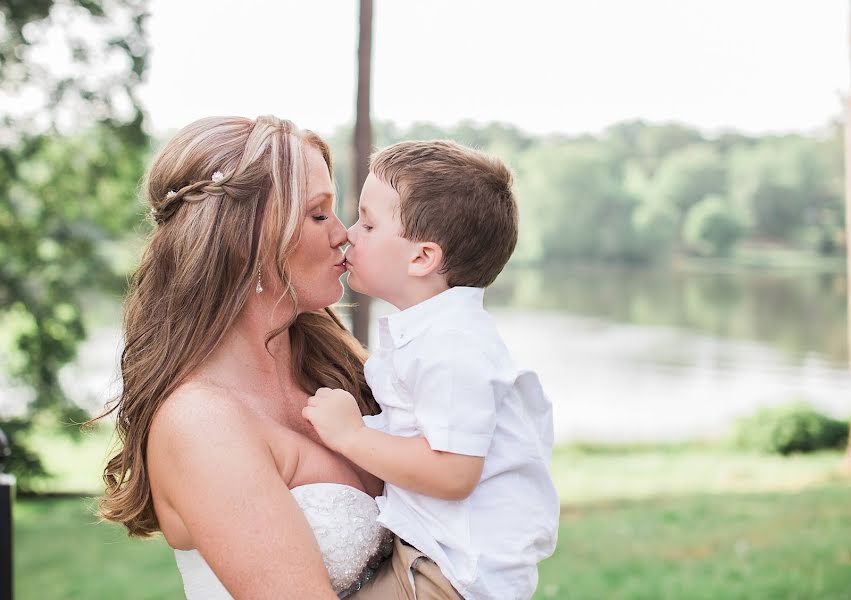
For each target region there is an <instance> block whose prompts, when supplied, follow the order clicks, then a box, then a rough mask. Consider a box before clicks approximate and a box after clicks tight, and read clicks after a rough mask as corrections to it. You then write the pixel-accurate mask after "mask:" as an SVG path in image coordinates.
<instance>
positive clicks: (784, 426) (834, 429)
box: [733, 402, 848, 454]
mask: <svg viewBox="0 0 851 600" xmlns="http://www.w3.org/2000/svg"><path fill="white" fill-rule="evenodd" d="M847 439H848V422H847V421H841V420H838V419H834V418H832V417H829V416H827V415H824V414H822V413H820V412H818V411H816V410H815V409H814V408H813V407H812V406H810V405H808V404H806V403H803V402H796V403H793V404H787V405H784V406H777V407H772V408H764V409H761V410H759V411H757V412H756V413H755V414H753V415H750V416H747V417H743V418H741V419H739V420H738V421H737V422H736V426H735V430H734V434H733V440H734V443H735V445H736V446H737V447H739V448H743V449H747V450H758V451H760V452H769V453H772V454H791V453H793V452H813V451H815V450H823V449H829V448H841V447H843V446H844V445H845V443H846V442H847Z"/></svg>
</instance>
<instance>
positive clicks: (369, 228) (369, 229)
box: [361, 223, 372, 231]
mask: <svg viewBox="0 0 851 600" xmlns="http://www.w3.org/2000/svg"><path fill="white" fill-rule="evenodd" d="M361 227H363V228H364V229H366V230H367V231H372V225H367V224H366V223H361Z"/></svg>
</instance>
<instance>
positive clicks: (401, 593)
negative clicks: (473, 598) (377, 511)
mask: <svg viewBox="0 0 851 600" xmlns="http://www.w3.org/2000/svg"><path fill="white" fill-rule="evenodd" d="M412 582H413V585H412ZM415 590H416V591H415ZM351 598H354V599H355V600H464V599H463V598H462V597H461V595H460V594H459V593H458V592H456V591H455V588H454V587H452V584H451V583H449V580H447V579H446V577H444V576H443V573H441V572H440V567H438V566H437V565H436V564H435V563H434V561H433V560H431V559H430V558H429V557H427V556H426V555H425V554H423V553H422V552H420V551H419V550H417V549H416V548H412V547H411V546H407V545H405V544H403V543H402V541H401V540H400V539H399V538H398V537H397V538H396V540H395V541H394V542H393V556H392V557H390V558H389V559H387V560H385V561H384V563H383V564H382V565H381V566H380V567H379V568H378V572H377V573H376V574H375V575H373V577H372V579H370V580H369V581H367V582H366V584H365V585H364V586H363V588H361V590H360V591H359V592H356V593H355V594H354V595H352V596H351Z"/></svg>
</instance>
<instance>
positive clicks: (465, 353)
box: [411, 332, 497, 456]
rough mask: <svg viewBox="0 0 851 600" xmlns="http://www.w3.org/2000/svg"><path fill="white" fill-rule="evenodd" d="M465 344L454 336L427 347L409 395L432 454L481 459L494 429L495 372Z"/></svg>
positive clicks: (477, 352) (467, 342) (481, 354)
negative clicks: (437, 345)
mask: <svg viewBox="0 0 851 600" xmlns="http://www.w3.org/2000/svg"><path fill="white" fill-rule="evenodd" d="M466 344H469V339H466V338H465V337H464V336H463V334H461V333H460V332H459V333H457V334H450V335H449V336H446V337H445V338H444V336H441V339H440V347H439V348H438V347H436V346H435V345H434V344H431V345H430V346H431V347H430V348H426V350H427V352H426V353H425V354H424V355H423V356H421V357H420V359H419V360H418V361H417V362H418V364H417V367H418V368H417V369H416V376H415V381H414V386H413V389H412V390H411V391H412V396H413V400H414V402H413V405H414V415H415V417H416V419H417V423H418V424H419V426H420V427H421V428H422V431H423V436H424V437H425V438H426V440H427V441H428V443H429V445H430V446H431V448H432V450H440V451H443V452H452V453H455V454H466V455H469V456H486V455H487V453H488V449H489V448H490V444H491V439H492V438H493V432H494V429H495V427H496V389H497V386H496V385H495V383H496V369H495V368H494V366H493V365H492V364H491V362H490V361H489V360H488V359H487V357H486V356H485V355H484V353H482V352H481V351H479V350H477V349H475V348H470V347H469V346H468V345H466ZM465 345H466V347H465Z"/></svg>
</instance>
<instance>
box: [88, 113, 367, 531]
mask: <svg viewBox="0 0 851 600" xmlns="http://www.w3.org/2000/svg"><path fill="white" fill-rule="evenodd" d="M308 145H309V146H313V147H315V148H317V149H318V150H319V151H320V152H321V153H322V156H323V158H324V159H325V163H326V164H327V166H328V171H329V173H333V172H332V165H331V155H330V151H329V148H328V146H327V144H326V143H325V142H324V141H323V140H322V139H321V138H320V137H319V136H318V135H316V134H314V133H312V132H310V131H300V130H299V129H297V128H296V126H295V125H294V124H293V123H291V122H289V121H282V120H280V119H277V118H276V117H271V116H266V117H260V118H258V119H256V120H255V121H252V120H250V119H245V118H238V117H211V118H207V119H201V120H199V121H196V122H194V123H192V124H190V125H188V126H187V127H185V128H184V129H182V130H181V131H179V132H178V133H177V134H176V135H175V136H174V137H173V138H172V139H171V140H170V141H169V142H168V143H167V144H166V145H165V146H164V147H163V148H162V149H161V150H160V152H159V153H158V154H157V156H156V157H155V158H154V160H153V163H152V164H151V167H150V170H149V171H148V173H147V175H146V177H145V181H144V185H143V192H142V193H143V197H144V199H145V200H146V201H147V203H149V204H150V206H151V209H152V216H153V218H154V220H155V221H156V223H157V226H156V227H155V228H154V230H153V233H152V235H151V237H150V239H149V240H148V243H147V246H146V248H145V251H144V254H143V256H142V260H141V263H140V265H139V268H138V270H137V271H136V273H135V275H134V277H133V280H132V282H131V285H130V289H129V291H128V295H127V299H126V303H125V312H124V339H125V346H124V352H123V354H122V356H121V376H122V383H123V389H122V391H121V394H120V395H119V397H118V398H117V399H116V400H115V401H114V402H113V404H112V405H111V406H110V407H109V408H108V410H107V411H106V412H105V413H104V414H103V415H101V416H100V417H98V419H99V418H102V417H104V416H106V415H108V414H111V413H115V416H116V432H117V436H118V443H119V448H118V450H117V452H116V454H115V455H114V456H113V457H112V458H111V459H110V460H109V462H108V463H107V465H106V468H105V470H104V481H105V483H106V491H105V494H104V497H103V498H102V500H101V514H102V516H103V517H104V518H106V519H108V520H111V521H115V522H118V523H122V524H123V525H125V526H126V527H127V529H128V531H129V533H130V535H132V536H140V537H144V536H147V535H150V534H151V533H154V532H156V531H158V530H159V523H158V521H157V517H156V514H155V512H154V508H153V501H152V496H151V488H150V482H149V480H148V475H147V466H146V460H145V451H146V446H147V441H148V434H149V432H150V427H151V423H152V421H153V418H154V415H155V414H156V412H157V410H158V408H159V407H160V406H161V405H162V403H163V401H164V400H165V399H166V398H167V397H168V396H169V394H171V393H172V392H173V391H174V390H175V388H177V386H178V385H180V383H181V382H182V381H183V380H184V379H185V378H186V377H187V376H188V375H189V374H190V373H191V372H192V371H193V370H194V369H196V368H197V367H198V366H200V365H201V364H202V363H203V362H204V360H205V359H206V358H207V357H208V356H210V354H211V353H212V352H213V350H214V349H215V347H216V346H217V344H218V343H219V342H220V341H221V340H222V338H223V337H224V335H225V333H226V332H227V331H228V329H229V328H230V326H231V325H232V324H233V323H234V321H235V320H236V318H237V316H238V315H239V314H240V312H241V311H242V309H243V307H244V306H245V305H246V302H247V300H248V298H249V294H252V293H254V284H255V281H256V280H255V275H256V273H257V271H258V268H259V265H260V264H261V261H262V262H263V263H264V264H265V263H268V262H272V263H274V264H275V265H276V266H277V276H278V277H279V279H280V281H281V283H282V288H283V289H284V290H285V292H284V294H285V295H286V296H288V297H289V299H290V300H291V302H292V306H293V307H294V309H293V314H292V316H291V317H290V319H289V320H288V322H286V323H284V324H283V325H282V326H280V327H278V328H277V329H275V330H273V331H270V332H269V333H268V334H267V337H266V343H267V346H268V343H269V341H270V340H271V339H273V338H274V337H275V336H277V335H278V334H280V333H281V332H283V331H284V330H286V329H289V334H290V343H291V346H292V351H291V361H292V372H293V375H294V377H295V380H296V382H297V383H298V384H299V385H300V387H301V388H302V389H303V390H304V391H306V392H308V393H311V394H312V393H314V392H315V391H316V390H317V389H318V388H320V387H334V388H343V389H345V390H347V391H349V392H351V393H352V394H353V395H354V396H355V398H357V400H358V403H359V405H360V407H361V411H362V412H363V413H364V414H375V413H376V412H378V408H377V405H376V403H375V400H374V399H373V397H372V394H371V392H370V390H369V387H368V386H367V385H366V381H365V379H364V376H363V362H364V359H365V352H364V350H363V348H362V347H361V346H360V344H359V343H358V342H357V341H356V340H355V339H354V338H353V337H352V336H351V334H350V333H349V332H348V331H347V330H346V329H345V327H344V326H343V325H342V324H341V322H340V320H339V319H338V318H337V316H336V315H335V314H334V312H333V311H332V310H331V309H330V308H326V309H323V310H318V311H312V312H305V313H302V314H299V315H297V314H296V312H295V307H297V306H298V298H297V297H296V292H295V290H294V289H293V286H292V285H291V283H290V280H289V274H288V273H287V266H286V265H287V260H288V258H289V256H290V254H291V253H292V250H293V248H294V247H295V245H296V244H297V243H298V237H299V235H300V228H301V223H302V222H303V215H304V210H305V209H304V205H305V202H306V198H305V185H306V181H307V164H306V162H305V157H304V149H305V147H306V146H308ZM214 174H215V177H214ZM266 259H269V260H266ZM95 420H97V419H95Z"/></svg>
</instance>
